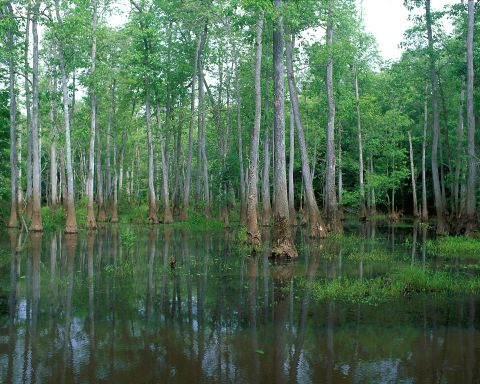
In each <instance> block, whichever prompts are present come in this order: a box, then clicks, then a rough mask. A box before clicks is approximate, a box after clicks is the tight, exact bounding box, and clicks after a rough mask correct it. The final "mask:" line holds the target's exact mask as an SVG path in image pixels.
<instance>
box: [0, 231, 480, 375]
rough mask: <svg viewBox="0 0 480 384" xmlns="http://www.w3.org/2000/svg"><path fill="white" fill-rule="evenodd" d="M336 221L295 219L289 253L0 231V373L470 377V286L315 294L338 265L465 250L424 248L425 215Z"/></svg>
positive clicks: (477, 322)
mask: <svg viewBox="0 0 480 384" xmlns="http://www.w3.org/2000/svg"><path fill="white" fill-rule="evenodd" d="M346 232H347V234H348V236H347V237H345V238H338V239H333V240H332V239H330V240H327V241H325V242H324V243H325V245H324V246H319V245H318V242H311V241H309V239H308V237H307V234H306V233H305V232H304V231H303V230H302V229H301V228H297V229H296V237H297V245H298V248H299V254H300V257H299V259H298V261H296V262H293V263H283V264H282V263H273V262H271V261H269V260H268V251H267V250H265V251H259V252H258V253H257V255H256V257H247V256H246V251H245V250H244V249H242V247H241V246H239V245H238V244H237V241H236V235H235V232H234V231H223V230H219V231H210V232H207V231H199V232H192V231H190V232H188V231H185V230H181V229H177V228H167V229H165V228H163V227H159V228H151V227H137V226H106V227H105V228H103V229H100V230H98V231H97V232H96V233H95V234H87V233H81V234H79V235H78V236H66V235H64V234H63V233H60V232H59V233H45V234H43V235H38V234H30V235H29V236H28V237H27V236H25V234H23V235H19V234H18V233H7V232H5V231H4V232H1V233H0V248H1V249H0V255H1V258H0V260H1V266H0V281H1V286H0V295H1V296H0V382H2V383H24V382H25V383H101V382H105V383H107V382H108V383H295V382H298V383H416V382H418V383H478V382H480V297H479V296H475V295H450V296H449V295H436V294H423V295H413V296H412V295H408V294H406V295H405V296H400V297H398V298H396V299H395V300H383V301H375V299H374V298H372V300H370V298H368V297H366V298H365V300H343V299H342V300H334V299H331V298H330V299H321V298H320V297H319V295H318V293H319V292H321V289H322V284H323V283H324V282H328V281H334V280H335V279H339V278H340V277H343V278H345V277H349V278H351V279H358V280H362V281H363V280H368V279H372V278H376V277H378V276H382V275H385V274H387V273H388V272H389V270H390V269H391V268H395V267H398V265H412V264H413V265H418V266H419V267H422V266H423V265H426V266H428V267H431V268H433V269H442V268H443V269H444V268H456V269H462V268H467V269H468V266H469V265H475V264H476V261H474V260H469V259H466V258H457V259H453V260H452V259H444V258H441V257H437V256H436V255H434V254H432V253H429V252H428V251H427V249H426V248H427V247H426V246H425V241H426V238H427V234H426V229H423V230H422V229H420V228H415V229H414V228H413V227H397V228H395V227H387V226H383V227H382V226H375V225H374V224H368V225H366V226H359V225H358V224H355V225H351V226H350V227H348V226H347V230H346ZM263 237H264V239H267V241H268V233H264V234H263ZM358 255H360V257H359V256H358ZM372 255H373V256H372ZM375 255H377V256H375ZM379 255H382V256H379ZM476 270H478V269H475V268H474V269H473V272H470V273H476V272H475V271H476Z"/></svg>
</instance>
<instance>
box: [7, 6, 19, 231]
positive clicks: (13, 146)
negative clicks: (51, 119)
mask: <svg viewBox="0 0 480 384" xmlns="http://www.w3.org/2000/svg"><path fill="white" fill-rule="evenodd" d="M7 8H8V13H10V17H12V18H13V17H14V14H13V8H12V5H11V3H7ZM7 39H8V51H9V52H8V53H9V55H8V72H9V82H10V83H9V98H10V175H11V176H10V177H11V180H10V183H11V184H10V186H11V198H10V200H11V204H10V218H9V220H8V224H7V226H8V227H9V228H17V227H18V225H19V221H18V205H17V203H18V192H17V190H18V179H17V176H18V171H17V140H16V138H17V132H16V127H15V115H16V113H17V103H16V98H15V61H14V45H15V44H14V43H15V42H14V38H13V30H12V28H9V29H8V32H7Z"/></svg>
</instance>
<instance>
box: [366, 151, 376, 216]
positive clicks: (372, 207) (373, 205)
mask: <svg viewBox="0 0 480 384" xmlns="http://www.w3.org/2000/svg"><path fill="white" fill-rule="evenodd" d="M368 162H369V173H370V175H373V173H374V169H373V155H370V158H369V159H368ZM369 211H370V212H369V213H370V215H376V214H377V199H376V197H375V188H374V187H370V209H369Z"/></svg>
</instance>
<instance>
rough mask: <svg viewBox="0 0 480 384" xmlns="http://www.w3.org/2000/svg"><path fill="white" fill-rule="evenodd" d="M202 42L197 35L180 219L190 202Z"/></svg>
mask: <svg viewBox="0 0 480 384" xmlns="http://www.w3.org/2000/svg"><path fill="white" fill-rule="evenodd" d="M201 44H202V37H201V36H200V35H199V36H198V37H197V48H196V49H195V59H194V65H193V75H192V88H191V100H190V126H189V129H188V160H187V169H186V172H185V188H184V191H183V204H182V211H181V213H180V220H186V219H187V218H188V208H189V203H190V185H191V180H192V160H193V125H194V122H195V88H196V84H195V83H196V80H197V69H198V55H199V54H200V48H201Z"/></svg>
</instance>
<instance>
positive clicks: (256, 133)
mask: <svg viewBox="0 0 480 384" xmlns="http://www.w3.org/2000/svg"><path fill="white" fill-rule="evenodd" d="M263 14H264V12H263V10H261V11H260V15H259V16H258V21H257V36H256V41H255V45H256V47H255V48H256V49H255V81H254V90H255V91H254V92H255V118H254V123H253V131H252V135H251V137H250V158H249V164H248V193H247V195H248V196H247V236H248V237H247V241H248V243H249V244H251V245H253V246H259V245H260V244H261V235H260V231H259V230H258V224H257V205H258V188H257V187H258V157H259V155H258V152H259V145H260V122H261V119H262V95H261V92H262V86H261V83H260V76H261V71H262V34H263Z"/></svg>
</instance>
